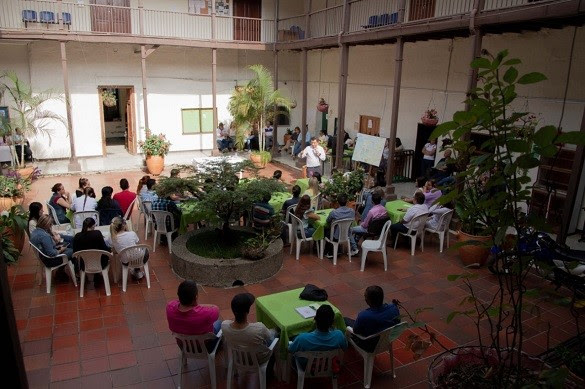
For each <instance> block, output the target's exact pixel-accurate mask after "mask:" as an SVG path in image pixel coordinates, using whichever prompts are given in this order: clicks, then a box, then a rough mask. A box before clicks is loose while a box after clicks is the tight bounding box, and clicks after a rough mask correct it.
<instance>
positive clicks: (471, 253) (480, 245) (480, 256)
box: [457, 230, 491, 267]
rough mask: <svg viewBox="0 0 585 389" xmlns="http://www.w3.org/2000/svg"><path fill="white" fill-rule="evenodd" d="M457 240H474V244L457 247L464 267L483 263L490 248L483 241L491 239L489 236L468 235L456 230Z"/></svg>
mask: <svg viewBox="0 0 585 389" xmlns="http://www.w3.org/2000/svg"><path fill="white" fill-rule="evenodd" d="M457 240H458V241H459V242H470V241H474V242H476V244H468V245H464V246H461V247H459V257H460V258H461V262H463V265H464V266H465V267H480V266H483V265H485V263H486V261H487V258H488V256H489V254H490V248H489V247H488V246H486V245H485V243H486V242H489V241H490V240H491V236H476V235H469V234H466V233H465V232H463V231H461V230H459V231H457Z"/></svg>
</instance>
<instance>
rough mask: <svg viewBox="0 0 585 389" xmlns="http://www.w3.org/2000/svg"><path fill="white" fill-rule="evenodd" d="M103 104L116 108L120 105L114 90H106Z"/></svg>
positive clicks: (103, 92) (102, 94)
mask: <svg viewBox="0 0 585 389" xmlns="http://www.w3.org/2000/svg"><path fill="white" fill-rule="evenodd" d="M101 97H102V103H103V104H104V106H106V107H115V106H116V104H118V99H117V98H116V94H115V93H114V91H113V90H112V89H104V90H102V93H101Z"/></svg>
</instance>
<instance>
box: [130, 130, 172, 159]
mask: <svg viewBox="0 0 585 389" xmlns="http://www.w3.org/2000/svg"><path fill="white" fill-rule="evenodd" d="M138 146H140V148H141V149H142V151H143V152H144V154H146V155H147V156H149V155H155V156H157V155H158V156H161V157H164V156H165V155H167V154H168V152H169V148H170V147H171V142H169V141H168V140H167V138H166V136H165V135H164V134H153V133H152V132H151V131H150V130H146V138H144V140H143V141H140V142H138Z"/></svg>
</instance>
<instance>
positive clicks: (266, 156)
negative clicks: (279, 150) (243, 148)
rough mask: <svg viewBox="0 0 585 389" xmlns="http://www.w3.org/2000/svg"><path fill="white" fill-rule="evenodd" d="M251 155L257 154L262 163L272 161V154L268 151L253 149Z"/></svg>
mask: <svg viewBox="0 0 585 389" xmlns="http://www.w3.org/2000/svg"><path fill="white" fill-rule="evenodd" d="M252 155H259V156H260V163H261V164H262V165H266V164H267V163H268V162H270V161H272V154H270V152H269V151H253V152H252Z"/></svg>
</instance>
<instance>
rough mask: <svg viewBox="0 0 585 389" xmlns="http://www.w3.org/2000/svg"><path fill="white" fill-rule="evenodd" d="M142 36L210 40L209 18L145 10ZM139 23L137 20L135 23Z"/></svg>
mask: <svg viewBox="0 0 585 389" xmlns="http://www.w3.org/2000/svg"><path fill="white" fill-rule="evenodd" d="M143 12H144V14H143V15H144V16H143V25H144V35H146V36H152V37H165V38H180V39H211V17H210V16H204V15H195V14H188V13H181V12H168V11H153V10H147V9H145V10H144V11H143ZM135 22H136V23H138V24H139V23H140V21H139V19H137V20H136V21H135Z"/></svg>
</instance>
